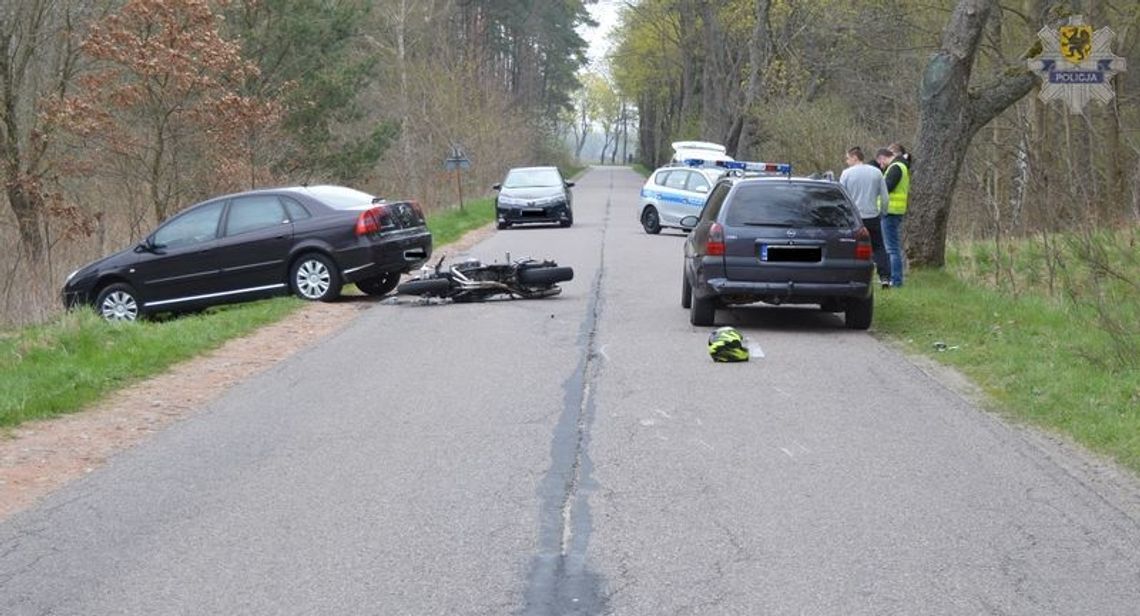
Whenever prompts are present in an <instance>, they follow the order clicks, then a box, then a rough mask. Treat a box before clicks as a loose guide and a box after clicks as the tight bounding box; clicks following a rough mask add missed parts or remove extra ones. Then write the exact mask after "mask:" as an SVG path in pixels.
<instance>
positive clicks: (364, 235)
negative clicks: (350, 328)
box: [63, 186, 432, 320]
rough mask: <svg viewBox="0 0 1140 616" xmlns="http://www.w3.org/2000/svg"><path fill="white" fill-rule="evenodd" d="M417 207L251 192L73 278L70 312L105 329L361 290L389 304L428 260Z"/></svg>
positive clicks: (306, 190) (348, 194) (318, 191)
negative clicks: (92, 314)
mask: <svg viewBox="0 0 1140 616" xmlns="http://www.w3.org/2000/svg"><path fill="white" fill-rule="evenodd" d="M431 250H432V238H431V233H430V232H429V231H428V230H427V227H426V226H425V224H424V216H423V212H422V211H421V210H420V207H419V205H418V204H416V203H415V202H412V201H399V202H390V203H389V202H385V201H383V200H382V199H378V198H375V197H373V196H372V195H370V194H368V193H364V192H361V191H358V190H354V189H351V188H345V187H342V186H297V187H291V188H278V189H271V190H255V191H249V192H244V193H238V194H234V195H227V196H224V197H218V198H215V199H210V200H209V201H205V202H202V203H199V204H197V205H194V206H191V207H189V208H187V209H186V210H183V211H182V212H180V213H178V214H177V215H175V216H173V217H172V218H170V219H169V220H167V221H165V222H163V223H162V224H161V225H159V227H158V228H157V229H155V231H154V232H153V233H151V234H150V235H149V236H147V238H146V239H144V240H143V241H142V242H140V243H139V244H137V245H136V246H133V247H131V248H128V249H126V250H124V251H122V252H118V253H115V254H113V255H110V256H107V257H104V258H102V259H99V260H98V261H95V262H94V263H90V264H88V265H85V266H83V267H82V268H80V269H78V270H76V271H74V272H72V274H71V275H70V276H68V277H67V282H66V283H65V284H64V287H63V303H64V306H65V307H67V308H72V307H75V306H84V305H90V306H94V307H95V309H96V310H98V311H99V313H100V314H101V315H103V317H104V318H106V319H108V320H134V319H136V318H138V317H139V316H142V315H146V314H150V313H157V312H184V311H190V310H197V309H200V308H204V307H206V306H212V305H216V304H225V303H233V302H242V301H248V300H253V299H259V298H264V297H269V296H273V295H284V294H288V293H290V292H292V293H295V294H296V295H297V296H298V297H300V298H302V299H306V300H321V301H330V300H333V299H335V298H336V297H338V296H339V295H340V291H341V286H342V285H344V284H346V283H350V282H351V283H355V284H356V286H357V288H359V289H360V290H361V291H363V292H365V293H367V294H369V295H384V294H386V293H388V292H390V291H392V290H393V289H394V288H395V287H396V284H397V283H399V280H400V274H401V273H404V272H407V271H410V270H412V269H415V268H418V267H420V266H421V265H423V264H424V262H426V261H427V259H428V258H429V257H430V256H431Z"/></svg>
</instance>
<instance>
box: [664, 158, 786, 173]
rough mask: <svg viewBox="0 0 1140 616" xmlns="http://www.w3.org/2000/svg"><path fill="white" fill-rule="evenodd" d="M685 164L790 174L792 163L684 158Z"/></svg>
mask: <svg viewBox="0 0 1140 616" xmlns="http://www.w3.org/2000/svg"><path fill="white" fill-rule="evenodd" d="M685 164H686V165H688V166H690V167H704V166H706V165H711V166H714V167H723V168H724V169H731V170H737V171H759V172H762V173H782V174H784V175H791V174H792V165H791V164H790V163H754V162H745V161H742V160H703V159H700V158H689V159H686V160H685Z"/></svg>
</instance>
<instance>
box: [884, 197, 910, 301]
mask: <svg viewBox="0 0 1140 616" xmlns="http://www.w3.org/2000/svg"><path fill="white" fill-rule="evenodd" d="M904 219H906V216H905V215H904V214H887V215H886V216H883V244H884V245H885V246H886V247H887V256H889V257H890V260H891V286H892V287H901V286H902V285H903V254H902V225H903V220H904Z"/></svg>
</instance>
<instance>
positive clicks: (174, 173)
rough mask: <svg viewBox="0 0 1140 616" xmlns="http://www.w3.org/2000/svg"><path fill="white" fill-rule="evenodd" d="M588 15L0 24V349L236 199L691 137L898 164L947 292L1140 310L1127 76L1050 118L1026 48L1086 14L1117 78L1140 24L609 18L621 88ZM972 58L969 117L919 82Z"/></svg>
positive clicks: (1013, 19)
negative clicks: (1079, 279)
mask: <svg viewBox="0 0 1140 616" xmlns="http://www.w3.org/2000/svg"><path fill="white" fill-rule="evenodd" d="M594 4H595V3H593V2H582V1H581V0H543V1H540V0H479V1H477V0H377V1H375V2H368V1H364V0H128V1H123V0H115V1H109V0H84V1H80V0H19V1H17V2H12V1H7V2H4V3H3V4H2V5H0V63H2V64H0V157H2V163H0V165H2V166H0V172H2V177H0V180H2V181H3V182H4V193H3V194H4V199H3V201H4V202H5V203H4V204H3V205H4V206H5V207H2V208H0V209H2V212H0V241H2V242H3V245H5V246H7V247H9V249H8V250H5V251H3V254H0V271H2V272H3V287H2V295H0V300H2V305H0V323H2V324H4V325H20V324H26V323H32V322H37V321H40V320H43V319H45V318H47V317H49V316H50V315H52V314H54V313H55V312H57V311H58V310H59V306H58V297H57V294H58V289H59V286H60V284H61V283H62V280H63V278H64V276H66V274H67V272H69V271H71V269H74V268H75V267H77V266H78V265H81V264H82V263H83V262H86V261H88V260H90V259H92V258H95V257H97V256H100V255H102V254H106V253H107V252H110V251H112V250H115V249H119V248H122V247H124V246H128V245H130V243H131V242H133V241H136V240H137V239H139V238H140V237H141V236H142V235H143V234H145V233H146V232H147V231H148V230H149V229H150V228H151V227H153V225H154V224H155V223H156V222H157V221H158V220H161V219H162V218H164V217H166V216H168V215H170V214H172V213H174V212H176V211H178V210H179V209H181V208H182V207H185V206H186V205H189V204H192V203H194V202H195V201H197V200H200V199H202V198H205V197H208V196H212V195H215V194H219V193H222V192H227V191H234V190H242V189H246V188H250V187H256V186H267V185H278V184H295V183H302V182H308V183H317V182H333V183H340V184H347V185H351V186H355V187H358V188H361V189H363V190H367V191H370V192H373V193H376V194H380V195H384V196H389V197H393V198H403V197H409V198H416V199H419V200H420V201H421V202H422V203H424V204H425V205H426V206H427V207H428V208H429V209H433V208H443V207H447V206H448V205H449V204H451V203H453V202H454V201H455V194H454V193H455V185H454V176H453V175H451V174H448V173H446V172H445V171H443V167H442V160H443V158H444V157H446V156H447V155H448V153H449V150H450V148H451V147H452V146H461V147H462V148H463V149H464V151H465V153H466V154H467V155H468V156H469V157H470V158H471V159H472V161H473V165H472V169H471V171H470V172H468V173H466V174H465V175H464V182H465V190H466V191H467V192H468V194H472V193H479V192H483V191H484V190H485V189H486V187H487V186H489V184H490V183H492V182H494V181H496V180H497V179H498V178H499V177H500V176H501V174H502V173H503V171H505V169H507V168H508V167H510V166H513V165H518V164H531V163H544V164H563V165H565V164H569V163H571V162H573V159H574V158H576V157H582V156H586V155H587V154H589V158H590V160H586V161H583V162H593V163H598V162H608V163H621V162H622V161H624V160H629V159H631V158H632V159H633V160H635V161H636V162H638V163H640V164H642V165H643V166H645V167H647V168H653V167H654V166H656V165H658V164H660V163H661V162H662V161H663V160H664V159H665V158H667V157H668V154H669V152H668V148H669V143H670V142H671V141H674V140H677V139H689V138H699V139H707V140H712V141H719V142H722V143H725V144H727V145H728V146H729V149H730V151H732V152H733V153H735V154H736V156H737V157H738V158H742V159H754V160H755V159H762V160H773V161H780V162H785V161H786V162H791V163H793V164H794V165H795V166H796V168H797V170H799V171H803V172H805V173H810V172H813V171H824V170H832V171H836V172H838V171H839V170H840V169H841V168H842V156H843V153H844V151H845V150H846V148H848V147H850V146H852V145H861V146H863V147H864V148H865V149H869V150H873V149H874V148H877V147H880V146H883V145H886V144H887V143H890V142H896V141H897V142H901V143H903V144H905V145H907V146H908V147H911V149H912V151H913V152H914V154H915V156H916V158H917V160H918V163H917V165H916V170H915V172H916V176H918V177H916V182H923V181H925V182H926V185H925V186H916V192H917V193H919V194H916V197H918V199H916V205H915V207H916V212H915V216H913V217H912V220H911V221H910V222H911V224H910V229H909V231H910V236H911V240H912V241H911V244H912V246H911V251H912V259H914V261H915V262H916V263H927V264H934V265H940V264H941V263H942V262H943V261H944V260H945V257H946V255H945V254H944V253H943V252H942V247H943V246H944V245H945V242H944V241H943V240H944V239H945V238H946V237H949V238H950V239H951V240H956V239H968V238H972V239H979V238H980V239H985V240H987V241H988V242H989V245H990V246H991V248H989V249H987V252H986V253H985V254H984V255H982V256H980V257H979V261H982V260H984V261H985V263H984V264H983V265H984V267H985V272H986V277H987V279H989V280H990V282H992V283H993V284H995V285H1005V286H1013V287H1014V288H1015V290H1016V287H1017V285H1019V284H1021V282H1022V281H1021V279H1020V278H1019V277H1020V276H1024V269H1022V270H1018V271H1017V272H1015V271H1014V267H1013V264H1014V262H1015V261H1017V259H1018V255H1019V253H1018V251H1019V250H1021V251H1022V252H1021V253H1020V254H1022V255H1023V254H1024V253H1025V252H1026V251H1028V250H1033V251H1037V252H1033V253H1032V254H1033V255H1034V259H1033V260H1034V262H1035V263H1037V265H1036V266H1035V269H1034V270H1033V271H1034V274H1033V276H1036V277H1037V278H1039V279H1040V280H1044V281H1045V282H1046V283H1048V284H1049V285H1051V286H1055V287H1056V289H1055V291H1054V292H1056V293H1058V294H1063V293H1065V292H1066V289H1067V288H1068V287H1066V286H1065V285H1063V284H1062V282H1063V279H1064V276H1063V272H1062V270H1063V268H1064V267H1065V260H1066V259H1068V258H1070V256H1071V255H1073V254H1074V249H1075V250H1076V252H1077V253H1080V257H1081V258H1082V259H1085V260H1086V261H1087V262H1089V263H1092V265H1093V267H1094V269H1095V268H1096V267H1100V268H1101V269H1102V270H1104V271H1102V272H1101V273H1102V274H1103V276H1105V277H1108V278H1114V277H1115V279H1116V280H1117V282H1120V281H1121V280H1123V281H1124V283H1126V284H1124V287H1125V288H1128V287H1129V285H1131V287H1132V288H1133V290H1135V289H1136V288H1140V287H1137V286H1136V285H1137V282H1136V280H1135V278H1134V276H1132V275H1131V274H1130V273H1129V272H1128V271H1127V270H1121V269H1120V268H1119V267H1118V265H1117V264H1116V262H1115V261H1112V260H1111V259H1108V258H1107V257H1104V256H1103V255H1099V256H1098V254H1097V250H1098V245H1100V244H1103V242H1101V241H1100V240H1098V239H1096V238H1098V237H1102V236H1101V235H1098V234H1101V233H1104V232H1108V233H1111V234H1114V235H1113V236H1112V237H1113V241H1112V242H1111V245H1112V246H1120V245H1121V244H1119V242H1121V241H1122V242H1124V244H1123V246H1124V247H1125V248H1127V247H1128V246H1132V247H1134V246H1135V241H1136V238H1135V235H1136V232H1135V229H1136V224H1137V221H1140V130H1138V128H1140V123H1138V117H1137V116H1138V114H1140V110H1137V107H1136V104H1135V103H1136V102H1137V100H1136V98H1137V94H1136V92H1137V88H1136V85H1137V83H1138V82H1140V70H1133V71H1132V72H1126V73H1122V74H1120V75H1118V76H1117V77H1116V79H1115V80H1114V87H1115V89H1116V98H1115V99H1114V100H1113V101H1112V103H1110V104H1109V105H1107V106H1100V105H1096V104H1093V105H1091V106H1090V107H1089V109H1088V110H1086V113H1085V114H1084V115H1072V114H1069V113H1068V112H1067V111H1066V110H1065V109H1064V108H1063V107H1062V106H1060V105H1059V104H1045V103H1043V102H1041V101H1040V100H1039V99H1038V98H1037V97H1036V91H1037V90H1036V83H1037V81H1036V78H1035V77H1032V76H1029V75H1027V73H1026V70H1025V64H1026V59H1027V58H1030V57H1033V56H1034V55H1035V54H1036V53H1039V52H1040V46H1039V44H1038V39H1037V32H1038V30H1040V29H1041V27H1042V26H1044V25H1050V26H1053V27H1055V26H1056V25H1059V24H1060V23H1063V21H1064V20H1065V19H1066V18H1067V17H1068V16H1069V15H1072V14H1081V15H1084V16H1085V18H1086V21H1088V22H1090V23H1092V24H1093V25H1094V27H1097V28H1099V27H1102V26H1105V25H1108V26H1111V27H1112V28H1113V29H1114V30H1115V31H1116V35H1117V36H1116V41H1115V42H1114V45H1113V51H1114V52H1115V53H1116V54H1118V55H1120V56H1123V57H1125V58H1126V59H1127V60H1128V62H1129V64H1130V65H1131V66H1133V67H1140V58H1138V56H1140V51H1138V47H1137V45H1136V41H1137V36H1138V35H1137V26H1138V25H1140V5H1137V4H1136V3H1135V2H1126V1H1123V0H1117V1H1104V0H1096V1H1094V0H1085V1H1083V2H1064V3H1059V2H1047V1H1044V0H1014V1H1007V2H990V1H981V0H928V1H926V2H921V3H916V2H910V1H904V0H868V1H863V2H857V3H850V2H838V1H830V0H640V1H636V2H633V1H630V2H613V1H606V0H603V2H602V4H608V5H611V6H612V7H616V8H617V10H618V13H619V19H618V26H617V28H616V30H615V31H614V33H613V34H612V45H611V54H610V55H609V57H608V58H607V59H606V61H604V62H597V63H588V62H587V58H586V48H587V45H586V41H584V40H583V38H582V36H581V34H580V32H581V29H582V27H583V25H586V24H588V23H589V22H590V13H589V10H588V9H589V8H591V6H592V5H594ZM971 37H972V38H971ZM963 41H965V43H964V44H965V47H961V45H963ZM955 45H958V46H959V47H955ZM940 50H941V52H942V53H941V54H939V52H940ZM962 56H964V57H965V61H964V65H965V74H964V75H958V77H964V81H959V82H955V83H954V84H953V87H949V88H942V91H949V92H951V93H954V92H958V93H960V94H962V97H961V100H957V101H950V102H951V103H952V104H955V105H958V107H957V109H958V111H960V112H961V113H958V114H957V115H955V114H954V113H948V112H947V110H946V108H945V107H942V108H939V107H938V105H937V104H936V103H940V101H938V100H936V99H937V97H936V96H933V94H934V92H933V91H932V90H931V88H930V87H929V81H930V80H929V77H930V75H931V73H930V71H931V67H932V66H934V64H933V63H932V59H937V58H940V57H941V58H960V57H962ZM924 77H926V78H927V79H926V80H925V81H924ZM924 83H926V84H927V85H925V86H924ZM941 102H942V103H944V102H945V101H941ZM951 111H952V110H951ZM961 118H967V119H969V120H971V121H969V122H966V124H964V125H962V126H955V125H954V124H953V122H951V120H956V119H961ZM933 120H942V121H943V122H942V123H943V124H944V125H945V126H942V127H941V130H942V132H943V133H944V134H946V133H948V134H951V135H957V136H960V137H965V139H960V140H959V141H958V142H957V145H956V146H955V147H930V144H931V143H936V142H937V143H947V142H946V141H945V140H942V141H938V140H932V139H931V137H930V136H931V135H932V134H937V133H938V130H939V126H935V125H932V124H931V122H932V121H933ZM924 122H926V124H924ZM969 137H972V139H970V138H969ZM924 143H925V145H926V148H927V149H928V150H930V151H923V150H924ZM594 156H597V158H594ZM959 165H960V168H959ZM920 177H921V178H923V179H920ZM948 177H949V178H951V179H950V180H949V181H948V180H947V178H948ZM954 179H956V180H957V181H956V182H954V181H953V180H954ZM923 191H925V192H923ZM1122 234H1123V235H1122ZM1074 237H1075V238H1077V241H1076V243H1075V244H1074V243H1073V241H1072V239H1071V238H1074ZM931 238H933V240H931ZM1082 238H1083V239H1082ZM1121 238H1124V239H1121ZM1026 239H1029V240H1032V243H1031V244H1028V246H1031V248H1024V246H1027V244H1024V243H1023V241H1024V240H1026ZM1062 243H1067V245H1065V246H1061V244H1062ZM1133 253H1135V251H1134V250H1133ZM959 256H960V255H957V253H952V254H951V258H959ZM1098 260H1099V265H1098ZM1054 282H1056V285H1053V283H1054ZM1101 291H1103V289H1102V290H1101ZM1101 291H1098V290H1097V289H1092V291H1090V292H1092V293H1093V295H1094V296H1095V295H1096V293H1099V292H1101ZM1101 295H1102V296H1103V293H1101ZM1098 301H1102V303H1103V301H1107V300H1104V298H1103V297H1102V298H1101V300H1098Z"/></svg>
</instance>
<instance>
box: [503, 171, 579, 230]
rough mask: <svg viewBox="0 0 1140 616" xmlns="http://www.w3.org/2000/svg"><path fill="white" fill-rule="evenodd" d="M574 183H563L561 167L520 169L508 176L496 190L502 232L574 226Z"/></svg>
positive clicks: (509, 172) (509, 173)
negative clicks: (550, 225)
mask: <svg viewBox="0 0 1140 616" xmlns="http://www.w3.org/2000/svg"><path fill="white" fill-rule="evenodd" d="M572 186H574V182H567V181H566V180H564V179H562V174H561V173H559V171H558V168H557V167H519V168H516V169H511V170H510V171H508V172H507V178H506V179H505V180H503V183H502V184H495V185H494V186H492V188H494V189H495V190H497V191H499V195H498V196H497V197H495V218H496V222H497V225H498V227H499V228H500V229H506V228H508V227H510V226H512V225H517V224H523V223H557V224H558V225H560V226H563V227H569V226H570V225H572V224H574V208H573V206H574V203H573V200H574V197H573V194H571V192H570V188H571V187H572Z"/></svg>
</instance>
